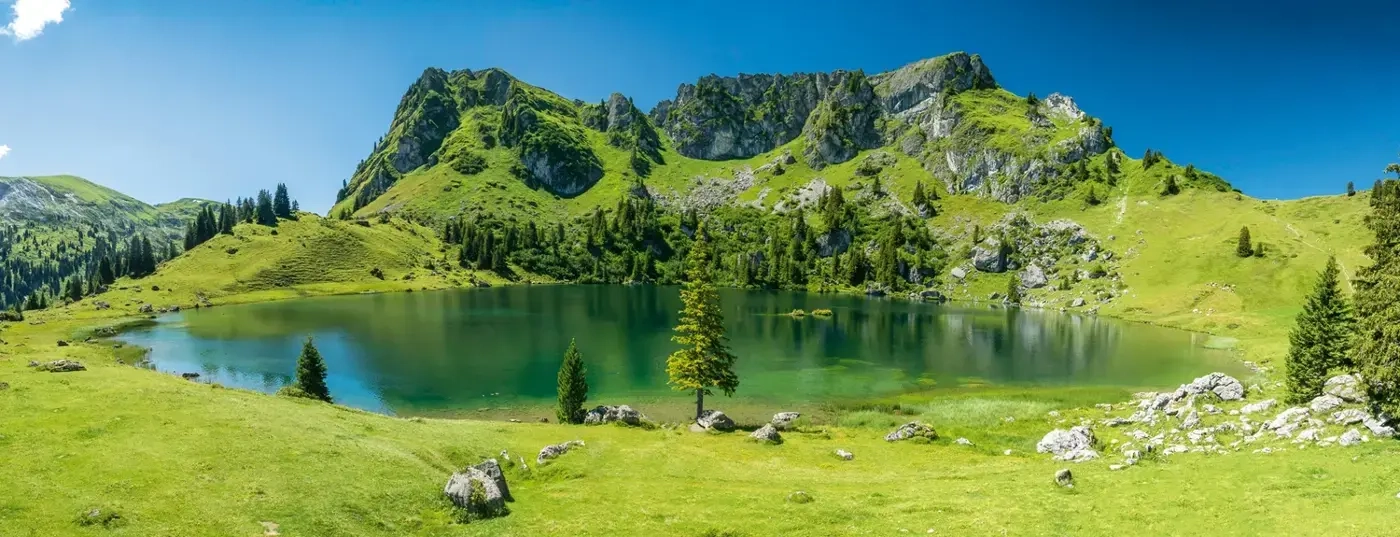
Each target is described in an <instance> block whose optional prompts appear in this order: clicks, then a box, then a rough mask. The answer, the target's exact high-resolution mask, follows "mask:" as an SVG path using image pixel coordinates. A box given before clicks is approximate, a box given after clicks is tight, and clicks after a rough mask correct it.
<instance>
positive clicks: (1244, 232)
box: [1235, 226, 1254, 257]
mask: <svg viewBox="0 0 1400 537" xmlns="http://www.w3.org/2000/svg"><path fill="white" fill-rule="evenodd" d="M1235 255H1237V256H1240V257H1249V256H1252V255H1254V246H1252V245H1250V243H1249V226H1245V227H1242V228H1240V238H1239V241H1238V242H1237V243H1236V244H1235Z"/></svg>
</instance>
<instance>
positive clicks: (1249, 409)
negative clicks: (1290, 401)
mask: <svg viewBox="0 0 1400 537" xmlns="http://www.w3.org/2000/svg"><path fill="white" fill-rule="evenodd" d="M1277 402H1278V401H1277V400H1274V399H1265V400H1263V401H1259V402H1257V403H1250V404H1247V405H1245V406H1242V407H1240V414H1245V415H1249V414H1253V413H1255V412H1263V411H1265V410H1268V409H1270V408H1273V407H1274V403H1277Z"/></svg>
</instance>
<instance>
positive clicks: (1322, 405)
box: [1308, 394, 1345, 414]
mask: <svg viewBox="0 0 1400 537" xmlns="http://www.w3.org/2000/svg"><path fill="white" fill-rule="evenodd" d="M1344 403H1345V401H1342V398H1340V397H1337V396H1335V395H1331V394H1324V395H1319V396H1317V397H1314V398H1313V400H1312V402H1309V403H1308V408H1309V409H1312V411H1313V413H1314V414H1322V413H1324V412H1331V411H1332V410H1333V409H1335V408H1337V407H1339V406H1342V405H1343V404H1344Z"/></svg>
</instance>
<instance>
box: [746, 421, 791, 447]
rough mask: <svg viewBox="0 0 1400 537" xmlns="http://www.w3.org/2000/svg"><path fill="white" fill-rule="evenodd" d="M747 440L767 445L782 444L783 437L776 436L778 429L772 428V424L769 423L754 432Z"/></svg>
mask: <svg viewBox="0 0 1400 537" xmlns="http://www.w3.org/2000/svg"><path fill="white" fill-rule="evenodd" d="M749 438H752V439H754V440H757V441H759V442H764V443H768V444H781V443H783V436H782V435H780V434H778V429H777V428H775V427H773V424H771V423H769V424H765V425H764V426H763V427H759V429H758V430H757V431H754V432H753V433H752V434H750V435H749Z"/></svg>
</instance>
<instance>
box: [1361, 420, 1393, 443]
mask: <svg viewBox="0 0 1400 537" xmlns="http://www.w3.org/2000/svg"><path fill="white" fill-rule="evenodd" d="M1361 424H1362V425H1363V426H1365V427H1366V429H1367V430H1369V431H1371V434H1373V435H1376V436H1378V437H1381V438H1390V437H1392V436H1395V428H1394V427H1391V426H1389V425H1386V423H1385V422H1383V421H1381V420H1378V419H1376V418H1366V419H1365V420H1362V422H1361Z"/></svg>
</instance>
